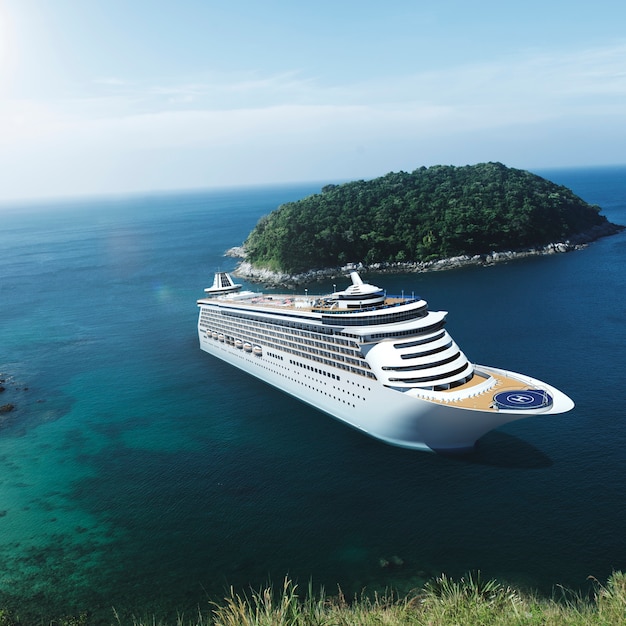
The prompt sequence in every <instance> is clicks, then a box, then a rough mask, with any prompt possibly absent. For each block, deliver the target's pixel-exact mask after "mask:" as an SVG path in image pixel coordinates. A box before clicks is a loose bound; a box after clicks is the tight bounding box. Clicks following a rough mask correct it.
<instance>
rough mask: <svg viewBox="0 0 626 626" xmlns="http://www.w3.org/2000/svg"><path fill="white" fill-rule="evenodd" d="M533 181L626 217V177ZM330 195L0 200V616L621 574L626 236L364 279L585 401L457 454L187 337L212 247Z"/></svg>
mask: <svg viewBox="0 0 626 626" xmlns="http://www.w3.org/2000/svg"><path fill="white" fill-rule="evenodd" d="M537 173H539V174H541V175H542V176H545V177H546V178H549V179H550V180H553V181H554V182H557V183H559V184H563V185H566V186H568V187H570V188H571V189H573V190H574V192H575V193H577V194H578V195H580V196H581V197H582V198H584V199H585V200H587V201H588V202H592V203H596V204H598V205H600V206H601V207H602V212H603V214H604V215H606V216H607V217H608V218H609V220H611V221H613V222H616V223H621V224H626V167H613V168H589V169H569V170H551V171H538V172H537ZM323 184H324V183H320V184H302V185H290V186H273V187H259V188H240V189H226V190H219V191H203V192H188V193H171V194H145V195H137V194H136V195H133V196H129V197H101V198H93V199H73V200H70V201H64V202H62V201H56V202H49V203H22V204H20V205H11V206H8V205H7V206H3V207H0V216H1V218H2V228H1V230H0V267H1V268H2V272H1V274H0V288H1V294H2V295H1V297H0V379H3V380H4V382H3V383H2V386H4V388H5V391H4V392H2V393H0V404H6V403H12V404H14V405H15V407H16V408H15V410H14V411H12V412H10V413H5V414H2V415H0V608H1V607H9V608H10V609H12V610H14V611H15V612H16V613H19V614H20V615H21V616H23V617H24V616H26V617H28V618H29V619H32V620H33V621H34V620H35V619H37V618H38V617H41V616H47V617H53V616H61V615H68V614H77V613H81V612H86V613H88V615H89V616H90V617H89V619H90V621H91V622H92V623H110V622H113V608H114V609H115V610H116V611H117V612H118V613H119V615H120V616H122V617H125V616H129V615H136V616H145V615H151V616H152V615H153V616H156V618H157V619H160V618H162V617H167V616H172V615H174V616H175V615H176V614H181V613H184V614H185V615H191V614H193V613H194V612H197V607H198V606H200V607H202V608H203V609H207V608H208V606H209V602H210V601H211V600H219V599H220V598H223V597H224V596H225V595H226V594H227V592H228V589H229V587H230V586H233V587H234V588H235V589H240V590H250V589H251V588H254V589H258V588H259V587H261V586H263V585H264V584H267V583H268V582H270V581H271V582H273V583H274V584H277V585H280V584H281V581H282V580H283V579H284V577H285V576H289V577H290V578H292V579H293V580H295V581H296V582H297V583H298V584H299V585H300V589H302V590H304V589H305V588H306V587H307V586H308V584H309V581H311V583H312V585H313V588H314V589H318V588H320V587H322V586H323V587H324V588H325V590H326V592H327V593H329V594H334V593H336V592H337V590H338V588H339V587H340V588H341V590H342V591H343V593H344V594H345V595H346V596H348V597H352V596H354V595H355V594H360V593H361V592H362V591H363V590H366V591H369V592H374V591H380V590H384V589H390V588H393V589H396V590H398V591H399V592H401V593H404V592H407V591H409V590H411V589H413V588H416V587H419V586H420V585H422V584H423V582H424V581H425V580H427V579H429V578H431V577H433V576H436V575H438V574H440V573H442V572H445V573H447V574H448V575H450V576H454V577H460V576H462V575H463V574H465V573H467V572H474V571H480V572H481V576H482V577H484V578H492V577H496V578H498V579H499V580H501V581H503V582H506V583H510V584H513V585H516V586H519V587H521V588H523V589H535V590H538V591H539V592H540V593H546V594H549V593H551V592H552V590H553V589H555V588H557V586H558V585H562V586H564V587H567V588H571V589H574V590H582V591H583V592H584V590H585V589H587V588H588V585H589V581H588V577H590V576H593V577H595V578H597V579H598V580H600V581H604V580H605V579H606V578H607V577H608V576H609V575H610V574H611V572H612V571H613V570H619V569H622V570H626V536H625V534H624V527H625V525H626V497H625V495H624V494H625V493H626V479H625V475H624V468H625V467H626V412H625V411H624V407H623V405H622V403H623V402H624V390H625V389H626V383H625V382H624V380H625V379H624V375H625V372H626V271H625V268H626V232H622V233H620V234H618V235H615V236H612V237H607V238H605V239H602V240H599V241H597V242H595V243H593V244H591V245H589V246H588V247H587V248H586V249H584V250H581V251H576V252H570V253H567V254H557V255H552V256H544V257H535V258H529V259H523V260H517V261H513V262H510V263H506V264H499V265H495V266H492V267H485V268H482V267H466V268H463V269H458V270H452V271H446V272H434V273H427V274H402V275H384V276H375V277H369V279H370V280H371V281H372V282H374V283H375V284H379V285H380V286H381V287H385V288H387V290H388V291H389V292H391V293H399V292H400V291H401V290H404V291H405V293H408V292H413V291H414V292H415V293H416V294H419V295H421V296H422V297H424V298H426V299H427V300H428V302H429V306H430V308H431V309H434V310H438V309H441V310H446V311H448V312H449V316H448V329H449V331H450V333H451V335H452V336H453V338H454V339H455V340H456V342H457V343H458V344H459V345H460V347H461V349H462V350H463V351H464V352H465V354H466V355H467V356H468V358H469V359H470V360H472V361H474V362H477V363H484V364H487V365H494V366H498V367H503V368H506V369H511V370H514V371H519V372H524V373H527V374H529V375H532V376H536V377H537V378H539V379H543V380H546V381H547V382H550V383H552V384H554V385H555V386H556V387H558V388H560V389H562V390H563V391H564V392H566V393H567V394H568V395H570V396H571V397H572V398H573V399H574V401H575V402H576V408H575V409H574V410H573V411H572V412H570V413H568V414H565V415H560V416H554V417H548V418H545V419H544V418H530V419H526V420H522V421H519V422H516V423H513V424H510V425H507V426H505V427H502V428H500V429H498V430H497V431H494V432H492V433H490V434H488V435H486V436H485V437H484V438H483V439H482V440H481V441H480V442H479V446H478V448H477V450H476V452H475V453H474V454H472V455H469V456H467V457H459V458H448V457H444V456H439V455H435V454H429V453H421V452H412V451H407V450H402V449H397V448H393V447H390V446H387V445H385V444H382V443H380V442H378V441H375V440H372V439H369V438H367V437H366V436H364V435H362V434H360V433H358V432H356V431H353V430H352V429H350V428H348V427H346V426H343V425H341V424H339V423H338V422H336V421H334V420H333V419H332V418H330V417H327V416H325V415H323V414H321V413H319V412H317V411H316V410H314V409H312V408H309V407H307V406H305V405H303V404H302V403H300V402H298V401H297V400H295V399H293V398H290V397H288V396H286V395H284V394H282V393H281V392H279V391H277V390H274V389H272V388H270V387H268V386H267V385H265V384H263V383H261V382H260V381H258V380H256V379H254V378H251V377H250V376H248V375H246V374H244V373H242V372H240V371H238V370H236V369H234V368H232V367H230V366H229V365H227V364H225V363H223V362H221V361H219V360H217V359H215V358H213V357H211V356H210V355H207V354H205V353H202V352H201V351H200V350H199V347H198V338H197V331H196V323H197V307H196V299H197V298H199V297H201V296H202V295H203V289H204V288H205V287H208V286H210V284H211V281H212V275H213V272H214V271H216V270H217V269H222V270H226V271H229V270H231V269H233V267H234V265H235V260H233V259H230V258H228V257H225V256H224V251H225V250H226V249H227V248H229V247H231V246H234V245H238V244H241V243H242V242H243V240H244V239H245V237H246V235H247V233H248V232H249V231H250V230H251V228H252V227H253V226H254V224H255V223H256V221H257V220H258V219H259V217H261V216H262V215H264V214H267V213H269V212H270V211H271V210H273V209H274V208H276V207H277V206H278V205H279V204H281V203H283V202H286V201H290V200H296V199H298V198H302V197H304V196H306V195H309V194H311V193H315V192H317V191H319V190H320V189H321V187H322V186H323ZM366 278H368V277H367V276H366ZM332 282H338V281H337V280H335V281H332ZM346 284H348V279H346ZM338 286H339V285H338ZM252 287H253V288H257V287H256V286H252ZM307 287H308V290H309V293H315V292H320V293H323V292H326V291H331V290H332V284H331V283H328V284H326V283H321V284H315V285H308V286H307ZM303 288H304V286H303V287H302V289H303ZM391 557H398V558H397V559H392V558H391ZM381 559H382V561H381ZM385 561H387V562H391V565H388V566H384V562H385ZM394 561H395V564H394V563H393V562H394Z"/></svg>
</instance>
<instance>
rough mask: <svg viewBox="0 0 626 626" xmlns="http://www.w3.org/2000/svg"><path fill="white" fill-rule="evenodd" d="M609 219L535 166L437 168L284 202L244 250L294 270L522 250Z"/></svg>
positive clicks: (258, 261) (260, 263) (262, 263)
mask: <svg viewBox="0 0 626 626" xmlns="http://www.w3.org/2000/svg"><path fill="white" fill-rule="evenodd" d="M605 221H606V219H605V218H604V217H603V216H601V215H600V214H599V208H598V207H596V206H592V205H590V204H588V203H586V202H585V201H584V200H582V199H581V198H579V197H578V196H576V195H574V193H572V191H570V190H569V189H567V188H566V187H563V186H559V185H556V184H554V183H552V182H550V181H548V180H545V179H544V178H541V177H540V176H536V175H534V174H531V173H530V172H527V171H524V170H518V169H513V168H508V167H506V166H504V165H502V164H501V163H482V164H479V165H471V166H469V165H468V166H465V167H453V166H443V165H438V166H434V167H429V168H426V167H422V168H420V169H417V170H415V171H414V172H412V173H407V172H398V173H390V174H387V175H386V176H383V177H381V178H376V179H374V180H371V181H357V182H351V183H346V184H343V185H328V186H326V187H324V188H323V190H322V193H320V194H315V195H313V196H310V197H308V198H304V199H302V200H299V201H297V202H289V203H287V204H283V205H282V206H280V207H279V208H278V209H276V210H275V211H273V212H272V213H271V214H270V215H267V216H264V217H262V218H261V219H260V220H259V222H258V224H257V225H256V226H255V228H254V230H253V231H252V232H251V233H250V235H249V236H248V239H247V240H246V242H245V248H246V251H247V253H248V260H249V261H250V262H251V263H252V264H253V265H255V266H257V267H266V268H269V269H271V270H281V271H286V272H290V273H296V272H302V271H306V270H309V269H314V268H326V267H337V266H340V265H344V264H346V263H359V262H360V263H365V264H372V263H378V262H398V261H400V262H409V261H429V260H433V259H440V258H446V257H452V256H458V255H462V254H470V255H473V254H484V253H488V252H491V251H503V250H520V249H524V248H528V247H533V246H542V245H546V244H548V243H553V242H558V241H563V240H565V239H566V238H567V237H569V236H571V235H573V234H577V233H581V232H583V231H585V230H588V229H589V228H591V227H592V226H594V225H598V224H602V223H603V222H605Z"/></svg>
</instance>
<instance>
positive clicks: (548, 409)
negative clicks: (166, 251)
mask: <svg viewBox="0 0 626 626" xmlns="http://www.w3.org/2000/svg"><path fill="white" fill-rule="evenodd" d="M359 286H360V288H361V289H364V287H370V286H363V285H362V283H359ZM377 293H378V292H377ZM378 295H380V294H378ZM281 297H282V296H274V297H268V299H267V300H268V301H264V302H263V304H261V303H260V297H259V296H258V295H255V294H241V295H236V296H232V295H231V296H230V297H221V298H207V299H202V300H199V301H198V305H199V306H200V319H199V324H198V335H199V340H200V347H201V349H202V350H204V351H205V352H208V353H209V354H212V355H214V356H216V357H218V358H219V359H222V360H223V361H226V362H227V363H230V364H231V365H234V366H235V367H237V368H239V369H241V370H243V371H245V372H247V373H249V374H251V375H252V376H255V377H256V378H258V379H260V380H263V381H264V382H266V383H269V384H270V385H273V386H274V387H276V388H278V389H280V390H281V391H284V392H286V393H288V394H290V395H292V396H294V397H295V398H297V399H299V400H301V401H303V402H305V403H307V404H310V405H311V406H313V407H315V408H316V409H319V410H320V411H323V412H325V413H327V414H328V415H330V416H332V417H334V418H336V419H338V420H340V421H341V422H343V423H345V424H347V425H349V426H351V427H353V428H355V429H357V430H359V431H361V432H363V433H365V434H367V435H370V436H372V437H375V438H376V439H379V440H381V441H384V442H386V443H388V444H391V445H394V446H400V447H403V448H410V449H415V450H434V451H438V452H457V451H467V450H471V449H472V448H473V447H474V445H475V443H476V441H477V440H478V439H479V438H480V437H481V436H483V435H484V434H485V433H487V432H489V431H490V430H492V429H494V428H497V427H498V426H501V425H503V424H506V423H508V422H512V421H515V420H518V419H521V418H524V417H529V416H531V415H549V414H555V413H562V412H565V411H568V410H570V409H571V408H572V407H573V406H574V404H573V402H572V401H571V400H570V399H569V398H568V397H567V396H566V395H565V394H563V393H562V392H560V391H559V390H557V389H555V388H554V387H552V386H550V385H547V384H546V383H543V382H541V381H538V380H536V379H533V378H530V377H528V376H524V375H521V374H516V373H513V372H509V371H506V370H502V369H496V368H488V367H482V366H475V365H471V364H470V363H469V362H468V361H467V359H466V358H465V356H464V355H463V354H462V353H461V352H460V350H458V347H457V346H456V344H454V342H453V341H452V339H451V338H450V336H449V335H448V334H447V332H445V331H443V330H442V328H443V320H444V318H445V314H443V313H430V312H429V313H426V312H425V308H426V307H425V302H424V301H421V300H417V301H416V300H412V301H411V302H407V303H404V302H400V304H397V303H396V304H395V305H393V306H392V305H382V304H381V303H379V302H377V303H376V306H374V307H370V308H367V307H362V308H361V309H358V310H356V311H354V312H353V311H351V310H349V311H345V315H339V316H335V317H334V318H333V317H332V316H330V317H329V315H330V314H329V311H323V310H322V311H321V310H318V309H316V308H315V306H318V305H317V304H316V305H315V306H311V307H309V308H308V309H307V306H308V305H309V304H311V301H309V300H307V301H303V302H300V303H299V304H298V303H296V302H294V298H293V297H289V296H288V297H285V299H284V300H283V301H279V300H280V298H281ZM369 297H370V298H373V297H376V294H374V295H372V296H369ZM379 299H381V298H379ZM350 302H353V300H350ZM326 304H328V303H326ZM320 306H321V305H320ZM394 307H395V308H394ZM350 308H354V307H353V306H352V305H351V307H350ZM390 311H391V314H394V315H395V316H396V317H394V318H393V320H392V321H390V322H389V323H387V322H386V319H382V317H384V315H389V312H390ZM415 311H417V312H419V315H414V312H415ZM330 312H333V313H338V312H339V313H344V312H342V311H337V310H336V309H335V308H334V306H332V307H330ZM372 312H374V313H372ZM376 314H378V315H379V317H380V319H377V318H376V317H372V315H376ZM359 315H361V316H362V317H359ZM367 315H369V317H363V316H367ZM350 318H352V319H353V321H348V320H349V319H350ZM366 319H367V320H370V321H369V322H368V324H360V323H359V322H360V321H363V320H366ZM390 319H391V318H390ZM372 320H374V321H372ZM398 320H399V321H398ZM337 321H339V322H340V323H339V326H340V327H339V328H337V326H336V323H337ZM344 322H345V325H344ZM380 331H386V332H384V333H381V332H380ZM407 339H408V341H407ZM344 346H347V347H344ZM416 351H418V352H417V353H416ZM420 351H421V352H420ZM344 354H345V355H348V356H344ZM433 354H434V355H436V356H432V355H433ZM353 357H358V358H353ZM424 374H429V375H428V376H425V375H424ZM430 381H432V382H430ZM518 403H519V408H517V404H518Z"/></svg>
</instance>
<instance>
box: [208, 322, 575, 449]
mask: <svg viewBox="0 0 626 626" xmlns="http://www.w3.org/2000/svg"><path fill="white" fill-rule="evenodd" d="M199 338H200V347H201V349H202V350H204V351H205V352H208V353H209V354H212V355H214V356H216V357H217V358H219V359H222V360H223V361H226V362H227V363H230V364H231V365H234V366H235V367H237V368H239V369H240V370H243V371H244V372H247V373H248V374H251V375H252V376H254V377H255V378H258V379H260V380H262V381H264V382H266V383H269V384H270V385H272V386H274V387H276V388H277V389H280V390H281V391H284V392H285V393H288V394H289V395H291V396H293V397H295V398H297V399H298V400H301V401H303V402H305V403H307V404H310V405H311V406H313V407H314V408H316V409H318V410H320V411H323V412H324V413H327V414H328V415H330V416H332V417H334V418H336V419H338V420H340V421H341V422H343V423H345V424H347V425H348V426H351V427H353V428H356V429H357V430H360V431H361V432H363V433H365V434H367V435H369V436H371V437H374V438H376V439H380V440H382V441H384V442H385V443H388V444H391V445H394V446H399V447H402V448H410V449H414V450H428V451H432V450H434V451H438V452H463V451H469V450H472V449H473V448H474V445H475V443H476V441H477V440H478V439H479V438H480V437H482V436H483V435H484V434H486V433H488V432H489V431H491V430H493V429H494V428H497V427H498V426H502V425H503V424H507V423H509V422H513V421H515V420H518V419H522V418H525V417H528V416H529V414H528V412H526V411H518V412H508V413H506V412H502V411H498V412H485V411H475V410H472V409H464V408H460V407H457V406H454V405H450V406H446V405H442V404H439V403H435V402H429V401H427V400H422V399H420V398H415V397H411V396H409V395H407V394H406V392H400V391H395V390H393V389H389V388H386V387H383V386H381V385H379V384H378V383H377V382H376V381H369V380H368V381H365V382H364V381H363V379H362V377H361V376H357V375H354V374H350V373H345V374H343V375H342V380H341V382H336V381H332V380H328V379H327V378H326V377H324V376H320V375H319V374H315V373H314V372H310V371H308V370H305V371H302V370H300V369H299V368H295V367H292V366H290V365H289V358H288V357H289V355H288V354H287V353H284V354H279V356H282V357H283V360H282V361H281V360H277V359H276V358H270V357H267V356H255V355H254V354H251V353H248V352H245V351H243V350H241V349H237V348H235V347H232V346H230V345H228V344H225V343H220V342H219V341H215V340H214V339H207V338H206V336H205V335H204V334H203V333H202V332H201V333H200V334H199ZM277 353H278V352H277ZM285 362H287V365H285ZM496 371H500V372H505V370H496ZM305 372H306V373H305ZM506 373H507V374H512V373H511V372H506ZM542 384H543V386H544V387H545V386H546V385H545V383H542ZM533 386H539V381H535V384H534V385H533ZM548 388H549V390H550V391H551V392H552V393H553V394H554V397H555V398H557V399H559V400H561V401H562V402H563V403H564V404H565V405H567V406H566V407H565V408H566V409H567V408H570V406H569V404H567V402H568V400H569V398H566V397H564V399H561V398H560V396H562V395H563V394H561V393H560V392H559V391H558V390H556V389H554V388H553V387H548Z"/></svg>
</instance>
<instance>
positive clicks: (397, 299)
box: [198, 293, 419, 313]
mask: <svg viewBox="0 0 626 626" xmlns="http://www.w3.org/2000/svg"><path fill="white" fill-rule="evenodd" d="M242 295H243V294H233V297H229V296H222V297H220V298H201V299H200V300H198V303H202V304H211V303H214V302H216V301H217V302H220V303H227V304H236V305H237V306H250V307H263V308H273V309H282V310H285V309H286V310H293V311H295V310H297V311H306V312H309V313H315V312H318V313H319V312H325V311H337V310H340V311H345V310H346V309H338V308H337V306H336V302H333V301H331V300H330V298H329V296H317V295H311V296H302V295H290V294H265V293H251V294H250V295H249V296H248V295H246V296H244V297H242ZM236 296H239V297H236ZM417 300H419V298H414V297H411V298H408V297H402V296H389V297H387V298H385V301H384V303H383V304H379V305H378V306H373V307H371V308H363V309H358V310H357V309H351V310H350V311H351V312H353V313H359V312H360V311H368V310H379V309H386V308H390V307H394V306H398V305H400V304H406V303H408V302H415V301H417Z"/></svg>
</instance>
